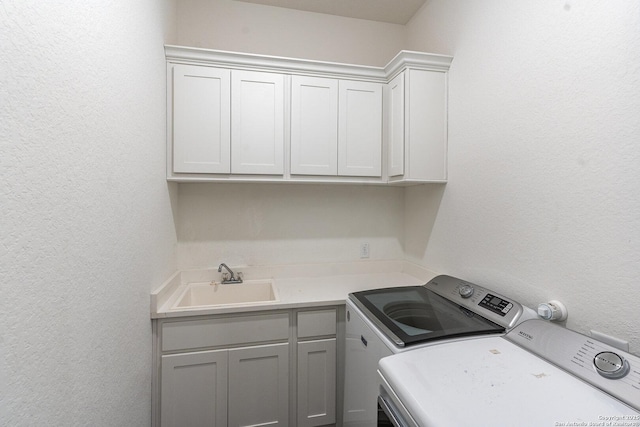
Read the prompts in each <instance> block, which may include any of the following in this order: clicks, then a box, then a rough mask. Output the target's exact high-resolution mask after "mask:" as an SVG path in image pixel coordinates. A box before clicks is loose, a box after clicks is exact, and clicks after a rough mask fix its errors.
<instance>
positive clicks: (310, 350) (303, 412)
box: [297, 338, 336, 427]
mask: <svg viewBox="0 0 640 427" xmlns="http://www.w3.org/2000/svg"><path fill="white" fill-rule="evenodd" d="M335 422H336V339H335V338H331V339H325V340H315V341H305V342H301V343H298V423H297V425H298V426H300V427H302V426H323V425H327V424H333V423H335Z"/></svg>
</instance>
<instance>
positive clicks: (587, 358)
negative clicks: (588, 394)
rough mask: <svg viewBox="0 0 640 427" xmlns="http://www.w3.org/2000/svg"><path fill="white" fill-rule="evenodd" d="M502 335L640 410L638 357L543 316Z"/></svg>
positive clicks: (639, 367)
mask: <svg viewBox="0 0 640 427" xmlns="http://www.w3.org/2000/svg"><path fill="white" fill-rule="evenodd" d="M504 338H505V339H507V340H509V341H511V342H513V343H515V344H518V345H519V346H521V347H523V348H525V349H526V350H529V351H531V352H532V353H534V354H536V355H538V356H539V357H541V358H543V359H546V360H548V361H549V362H551V363H553V364H555V365H557V366H559V367H561V368H563V369H565V370H567V371H569V372H571V373H572V374H574V375H576V376H577V377H579V378H581V379H583V380H584V381H586V382H588V383H590V384H591V385H593V386H594V387H597V388H599V389H601V390H603V391H605V392H606V393H608V394H610V395H613V396H615V397H616V398H618V399H620V400H621V401H623V402H625V403H626V404H627V405H629V406H631V407H633V408H635V409H637V410H640V357H638V356H635V355H633V354H630V353H627V352H625V351H622V350H619V349H617V348H614V347H612V346H610V345H608V344H605V343H603V342H600V341H597V340H595V339H593V338H592V337H588V336H586V335H582V334H580V333H578V332H575V331H572V330H570V329H567V328H564V327H562V326H560V325H557V324H553V323H550V322H548V321H545V320H527V321H525V322H522V323H520V324H519V325H518V326H517V327H515V328H514V329H512V330H511V331H509V333H507V335H505V337H504Z"/></svg>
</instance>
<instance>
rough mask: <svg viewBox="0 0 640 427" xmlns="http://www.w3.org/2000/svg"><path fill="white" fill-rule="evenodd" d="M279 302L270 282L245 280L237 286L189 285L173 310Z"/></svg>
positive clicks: (206, 283)
mask: <svg viewBox="0 0 640 427" xmlns="http://www.w3.org/2000/svg"><path fill="white" fill-rule="evenodd" d="M277 300H278V296H277V294H276V292H275V288H274V286H273V282H272V281H270V280H245V281H244V282H243V283H235V284H225V285H222V284H219V283H215V284H211V283H208V282H205V283H189V284H188V285H187V287H186V288H185V290H184V291H183V292H182V294H181V295H180V296H179V297H178V299H177V300H176V302H175V304H174V305H173V307H172V309H174V310H176V309H185V308H201V307H205V306H220V305H230V304H255V303H266V302H274V301H277Z"/></svg>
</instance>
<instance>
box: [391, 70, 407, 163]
mask: <svg viewBox="0 0 640 427" xmlns="http://www.w3.org/2000/svg"><path fill="white" fill-rule="evenodd" d="M387 102H388V104H387V105H388V107H389V116H388V119H387V131H388V141H389V142H388V144H389V152H388V165H389V169H388V173H389V176H398V175H404V127H405V125H404V73H400V74H398V75H397V76H396V77H395V78H394V79H393V80H391V81H390V82H389V91H388V98H387Z"/></svg>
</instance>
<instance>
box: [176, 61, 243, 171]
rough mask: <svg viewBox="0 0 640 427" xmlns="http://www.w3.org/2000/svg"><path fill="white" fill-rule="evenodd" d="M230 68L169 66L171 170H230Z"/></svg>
mask: <svg viewBox="0 0 640 427" xmlns="http://www.w3.org/2000/svg"><path fill="white" fill-rule="evenodd" d="M230 88H231V82H230V71H229V70H227V69H221V68H212V67H201V66H194V65H182V64H179V65H175V66H174V67H173V105H172V108H173V134H172V135H170V137H172V140H173V170H174V171H175V172H191V173H229V172H230V143H231V138H230V131H231V127H230V111H231V110H230V108H231V104H230V103H231V95H230Z"/></svg>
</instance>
